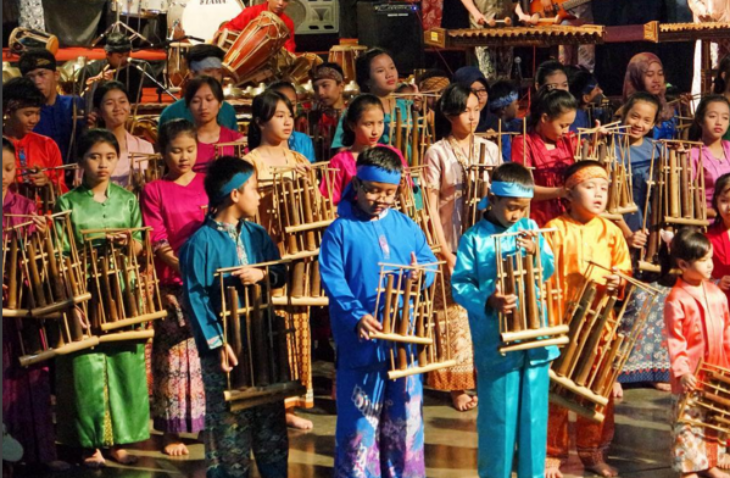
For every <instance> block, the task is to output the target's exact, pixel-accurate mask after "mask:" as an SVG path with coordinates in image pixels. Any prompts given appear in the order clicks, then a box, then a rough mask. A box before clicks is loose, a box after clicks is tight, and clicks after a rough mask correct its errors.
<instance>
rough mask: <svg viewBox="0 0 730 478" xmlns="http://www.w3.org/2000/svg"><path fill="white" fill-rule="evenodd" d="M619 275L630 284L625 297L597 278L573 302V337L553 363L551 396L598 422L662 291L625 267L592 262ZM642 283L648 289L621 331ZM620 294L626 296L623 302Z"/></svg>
mask: <svg viewBox="0 0 730 478" xmlns="http://www.w3.org/2000/svg"><path fill="white" fill-rule="evenodd" d="M596 268H598V269H601V270H605V271H606V272H607V273H610V274H615V275H618V276H619V277H620V278H621V280H622V281H623V282H624V283H625V284H626V286H625V288H624V290H623V294H622V297H620V292H619V291H618V290H612V291H609V290H607V288H606V287H605V286H604V285H599V284H597V283H596V282H595V281H593V280H588V281H586V282H585V283H584V284H583V287H582V289H581V290H579V291H578V294H577V295H576V296H575V298H574V300H573V301H572V304H571V306H570V307H569V308H568V313H567V315H566V322H567V323H568V326H569V328H570V332H569V334H568V337H569V343H568V345H567V346H566V347H565V349H563V351H562V353H561V354H560V356H559V357H558V358H557V359H556V360H555V361H554V362H553V364H552V367H551V368H550V372H549V373H550V401H551V402H552V403H555V404H557V405H560V406H562V407H564V408H567V409H568V410H572V411H574V412H575V413H577V414H579V415H581V416H584V417H586V418H588V419H590V420H593V421H596V422H602V421H603V420H604V419H605V414H604V411H605V408H606V406H607V405H608V401H609V396H610V394H611V393H612V391H613V384H614V383H615V382H616V379H617V378H618V376H619V374H620V373H621V370H622V369H623V366H624V364H625V363H626V360H628V358H629V356H630V355H631V352H632V351H633V350H634V346H635V345H636V341H637V340H638V339H639V336H640V335H641V333H642V331H643V328H644V324H645V323H646V319H647V317H648V315H649V312H650V311H651V309H652V307H653V306H654V303H655V301H656V298H657V296H658V294H659V291H658V290H657V289H655V288H653V287H651V286H649V285H647V284H645V283H643V282H640V281H638V280H636V279H634V278H632V277H630V276H627V275H625V274H622V273H621V272H616V271H611V270H609V269H607V268H605V267H603V266H600V265H598V264H596V263H594V262H589V263H588V269H587V271H586V274H585V276H586V277H591V276H592V273H593V271H594V269H596ZM637 289H641V290H643V291H644V292H645V293H646V300H644V302H643V303H642V306H641V309H639V310H638V313H637V314H636V316H635V318H634V322H633V324H632V326H631V328H630V329H629V330H628V331H627V332H625V333H624V332H620V331H619V330H620V325H621V321H622V320H623V316H624V312H625V311H626V308H627V306H628V304H629V302H630V301H631V300H632V299H633V295H634V293H635V292H636V290H637ZM619 298H621V300H622V301H623V303H622V305H621V306H620V307H618V310H615V309H616V308H617V306H618V305H619Z"/></svg>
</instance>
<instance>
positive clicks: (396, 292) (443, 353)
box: [370, 263, 456, 380]
mask: <svg viewBox="0 0 730 478" xmlns="http://www.w3.org/2000/svg"><path fill="white" fill-rule="evenodd" d="M379 265H380V287H379V288H378V297H377V299H376V301H375V313H374V314H373V315H374V316H375V317H376V318H377V319H378V320H379V321H380V323H381V325H382V326H383V329H382V330H383V331H382V332H378V333H376V334H370V338H371V339H377V340H383V341H386V342H389V344H390V371H388V378H389V379H391V380H396V379H398V378H402V377H407V376H410V375H416V374H419V373H427V372H432V371H434V370H439V369H442V368H449V367H453V366H455V365H456V360H454V359H452V358H451V350H450V348H449V345H448V344H449V342H450V336H449V334H450V320H449V318H448V314H446V311H445V310H443V311H442V312H443V313H440V314H438V315H439V317H443V321H438V320H436V315H437V311H436V310H434V309H435V307H434V300H435V298H436V294H440V295H441V298H442V302H441V303H442V304H445V303H446V296H445V294H446V292H445V288H444V278H443V272H442V270H441V266H442V265H443V263H433V264H423V265H420V264H419V265H416V266H404V265H395V264H383V263H381V264H379ZM427 274H434V275H435V277H434V280H433V282H432V283H431V285H428V286H427V285H426V277H427Z"/></svg>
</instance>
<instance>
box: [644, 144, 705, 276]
mask: <svg viewBox="0 0 730 478" xmlns="http://www.w3.org/2000/svg"><path fill="white" fill-rule="evenodd" d="M692 147H697V148H699V149H700V151H699V154H698V160H697V164H696V167H695V168H696V169H695V172H694V173H693V166H692V159H691V157H690V154H691V153H690V151H691V148H692ZM704 147H705V146H704V145H703V144H702V143H699V142H691V141H682V140H662V141H661V150H660V154H659V157H658V158H656V157H655V154H654V153H652V160H651V170H650V173H649V178H650V182H649V188H648V193H647V195H646V204H644V218H643V225H642V229H648V230H649V239H648V241H647V245H646V247H645V248H642V250H641V254H640V260H639V268H640V269H641V270H647V271H654V272H658V271H659V269H660V267H659V253H660V250H661V247H662V239H661V231H662V230H664V231H668V232H676V231H677V230H678V229H680V228H682V227H685V226H694V227H699V228H703V229H704V228H707V226H709V225H710V223H709V221H708V220H707V202H706V199H705V198H706V196H705V168H704V165H703V153H702V148H704Z"/></svg>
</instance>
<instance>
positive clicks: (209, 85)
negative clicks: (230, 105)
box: [185, 76, 243, 173]
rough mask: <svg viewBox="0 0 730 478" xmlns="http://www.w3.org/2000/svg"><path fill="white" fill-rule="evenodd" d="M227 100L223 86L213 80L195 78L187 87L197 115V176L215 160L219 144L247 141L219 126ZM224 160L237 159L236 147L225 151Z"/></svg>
mask: <svg viewBox="0 0 730 478" xmlns="http://www.w3.org/2000/svg"><path fill="white" fill-rule="evenodd" d="M223 99H224V97H223V88H222V87H221V84H220V82H219V81H218V80H216V79H215V78H212V77H210V76H199V77H197V78H193V79H192V80H190V82H189V83H188V84H187V86H186V87H185V104H186V105H187V107H188V108H189V109H190V113H192V115H193V120H194V122H195V129H196V131H197V135H198V155H197V160H196V162H195V171H196V172H203V173H204V172H205V169H206V167H207V165H208V163H210V162H211V161H213V160H214V159H215V157H216V154H215V145H216V144H218V143H232V142H234V141H238V140H240V139H242V138H243V135H242V134H241V133H239V132H238V131H233V130H232V129H228V128H226V127H224V126H221V125H219V124H218V112H220V110H221V106H222V105H223ZM221 156H235V151H234V150H233V147H232V146H229V147H225V148H223V151H222V152H221Z"/></svg>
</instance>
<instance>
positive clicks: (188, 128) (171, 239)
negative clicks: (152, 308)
mask: <svg viewBox="0 0 730 478" xmlns="http://www.w3.org/2000/svg"><path fill="white" fill-rule="evenodd" d="M158 142H159V147H160V151H161V152H162V154H163V157H164V159H165V164H166V165H167V170H168V172H167V174H166V175H165V176H164V177H163V178H162V179H158V180H156V181H152V182H151V183H149V184H147V185H146V186H145V188H144V189H143V191H142V194H141V196H140V205H141V207H142V216H143V218H144V222H145V225H147V226H149V227H151V228H152V232H151V239H152V246H153V248H154V251H155V266H156V269H157V277H158V278H159V280H160V283H161V293H162V295H163V298H164V300H165V301H166V303H167V308H168V312H169V315H168V317H167V319H166V320H158V321H155V339H154V341H153V346H152V347H153V348H152V374H153V379H154V380H153V394H152V406H151V408H152V419H153V422H154V426H155V428H156V429H157V430H159V431H161V432H163V433H164V434H165V435H164V439H163V452H164V453H166V454H168V455H171V456H181V455H187V454H188V449H187V447H186V446H185V444H184V443H183V442H182V440H181V439H180V435H179V434H180V433H196V432H199V431H201V430H202V429H203V427H204V425H205V393H204V389H203V380H202V376H201V372H200V358H199V357H198V349H197V348H196V346H195V341H194V340H193V335H192V331H191V330H190V325H189V322H188V320H187V317H188V314H187V310H186V308H185V306H184V305H183V300H182V280H181V278H180V261H179V260H178V251H179V250H180V248H181V247H182V245H183V244H184V243H185V241H186V240H187V238H188V237H190V236H191V235H192V234H193V233H194V232H195V231H196V230H197V229H198V228H199V227H200V225H201V224H202V223H203V220H204V218H205V210H204V207H205V206H207V205H208V197H207V195H206V194H205V187H204V185H203V175H202V174H200V173H196V172H195V171H194V166H195V162H196V156H197V152H198V151H197V144H196V135H195V126H193V124H192V123H190V122H189V121H187V120H184V119H176V120H173V121H170V122H167V123H165V124H164V125H162V127H160V134H159V138H158Z"/></svg>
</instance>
